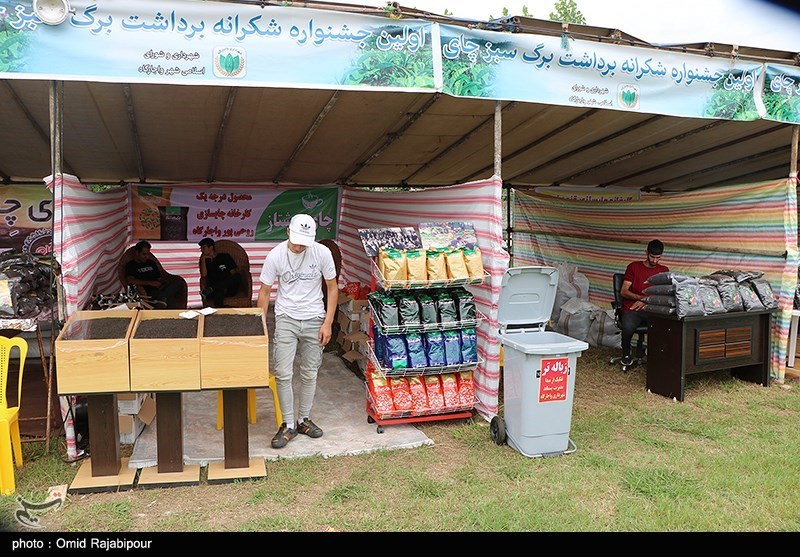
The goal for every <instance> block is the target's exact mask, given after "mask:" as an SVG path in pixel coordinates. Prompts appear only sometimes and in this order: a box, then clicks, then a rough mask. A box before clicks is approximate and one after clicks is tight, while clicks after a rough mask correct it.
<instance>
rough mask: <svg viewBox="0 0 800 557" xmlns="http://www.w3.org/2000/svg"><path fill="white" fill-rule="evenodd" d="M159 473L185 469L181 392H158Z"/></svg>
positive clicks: (157, 443) (157, 434) (157, 439)
mask: <svg viewBox="0 0 800 557" xmlns="http://www.w3.org/2000/svg"><path fill="white" fill-rule="evenodd" d="M156 416H157V418H156V419H157V420H158V422H157V426H156V445H157V450H158V473H159V474H162V473H164V472H182V471H183V407H182V404H181V393H179V392H177V393H156Z"/></svg>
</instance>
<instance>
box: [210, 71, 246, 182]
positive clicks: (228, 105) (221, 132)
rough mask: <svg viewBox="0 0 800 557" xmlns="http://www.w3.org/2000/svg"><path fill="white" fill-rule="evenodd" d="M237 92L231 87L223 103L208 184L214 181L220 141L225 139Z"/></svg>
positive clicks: (220, 145)
mask: <svg viewBox="0 0 800 557" xmlns="http://www.w3.org/2000/svg"><path fill="white" fill-rule="evenodd" d="M237 91H238V89H237V88H236V87H231V88H230V89H229V90H228V100H226V101H225V110H224V111H223V113H222V120H221V121H220V123H219V129H217V139H216V140H215V141H214V150H213V151H212V155H211V165H210V167H209V169H208V177H207V179H206V181H207V182H209V183H211V182H213V181H214V176H215V175H216V174H217V163H218V162H219V153H220V151H222V141H223V139H224V138H225V126H227V125H228V120H229V119H230V117H231V112H232V110H233V103H234V101H236V93H237Z"/></svg>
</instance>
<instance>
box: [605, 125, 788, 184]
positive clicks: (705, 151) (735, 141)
mask: <svg viewBox="0 0 800 557" xmlns="http://www.w3.org/2000/svg"><path fill="white" fill-rule="evenodd" d="M782 128H783V125H779V126H773V127H772V128H769V129H766V130H762V131H760V132H756V133H751V134H749V135H746V136H744V137H741V138H739V139H733V140H731V141H727V142H725V143H723V144H721V145H716V146H714V147H709V148H708V149H703V150H702V151H697V152H696V153H692V154H690V155H685V156H683V157H679V158H677V159H672V160H670V161H669V162H665V163H662V164H659V165H656V166H651V167H648V168H647V169H646V170H640V171H639V172H634V173H633V174H628V175H627V176H623V177H622V178H617V179H615V180H611V181H609V182H606V183H604V184H602V186H603V187H606V186H611V185H614V184H617V183H619V182H622V181H624V180H630V179H631V178H635V177H636V176H641V175H642V174H648V173H650V172H652V171H654V170H660V169H662V168H667V167H669V166H673V165H675V164H677V163H681V162H684V161H688V160H691V159H693V158H696V157H700V156H703V155H707V154H709V153H713V152H715V151H719V150H721V149H727V148H728V147H731V146H732V145H737V144H739V143H741V142H742V141H749V140H751V139H755V138H758V137H761V136H764V135H767V134H770V133H772V132H775V131H779V130H780V129H782ZM701 129H702V128H701ZM678 137H680V136H678Z"/></svg>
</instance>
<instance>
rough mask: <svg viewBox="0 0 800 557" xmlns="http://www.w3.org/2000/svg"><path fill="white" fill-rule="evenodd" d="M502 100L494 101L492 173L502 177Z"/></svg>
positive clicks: (499, 177) (498, 177) (500, 178)
mask: <svg viewBox="0 0 800 557" xmlns="http://www.w3.org/2000/svg"><path fill="white" fill-rule="evenodd" d="M502 104H503V103H502V102H500V101H495V103H494V175H495V177H496V178H497V179H498V180H502V179H503V111H502V109H501V107H502Z"/></svg>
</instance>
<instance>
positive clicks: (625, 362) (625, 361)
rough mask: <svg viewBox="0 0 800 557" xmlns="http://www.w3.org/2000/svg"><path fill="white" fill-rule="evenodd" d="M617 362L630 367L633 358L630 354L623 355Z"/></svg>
mask: <svg viewBox="0 0 800 557" xmlns="http://www.w3.org/2000/svg"><path fill="white" fill-rule="evenodd" d="M619 363H620V364H621V365H623V366H625V367H630V366H632V365H633V358H631V357H630V356H623V357H622V360H620V362H619Z"/></svg>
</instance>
